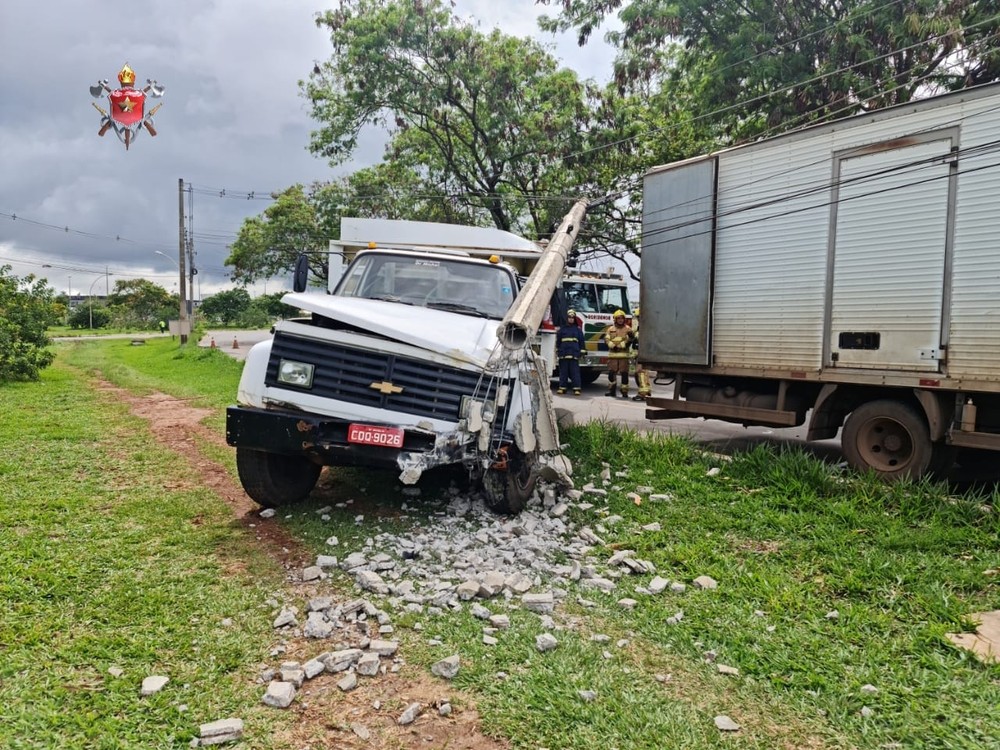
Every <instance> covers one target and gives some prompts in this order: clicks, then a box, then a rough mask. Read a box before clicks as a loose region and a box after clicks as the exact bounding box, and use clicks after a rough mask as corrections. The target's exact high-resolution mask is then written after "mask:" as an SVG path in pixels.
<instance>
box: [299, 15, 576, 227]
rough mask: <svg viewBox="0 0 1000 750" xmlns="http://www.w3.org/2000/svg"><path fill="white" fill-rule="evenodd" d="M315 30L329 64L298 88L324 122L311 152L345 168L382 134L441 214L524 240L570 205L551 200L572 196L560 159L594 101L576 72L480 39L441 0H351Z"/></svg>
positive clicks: (519, 43) (494, 36)
mask: <svg viewBox="0 0 1000 750" xmlns="http://www.w3.org/2000/svg"><path fill="white" fill-rule="evenodd" d="M317 23H318V24H319V25H320V26H321V27H325V28H327V29H329V31H330V40H331V42H332V44H333V50H334V55H333V57H332V58H331V59H330V60H329V61H327V62H325V63H323V64H322V65H321V66H317V68H316V69H314V71H313V74H312V75H311V76H310V78H309V80H308V81H307V82H304V83H303V91H304V94H305V96H306V97H307V98H308V99H309V100H310V101H311V102H312V114H313V117H314V118H315V119H316V121H317V122H318V123H320V128H319V130H317V131H315V132H314V133H313V135H312V144H311V148H312V150H313V152H314V153H316V154H319V155H321V156H325V157H327V158H328V159H330V161H331V163H333V164H339V163H342V162H344V161H345V160H347V159H348V158H349V157H350V156H351V155H352V153H353V152H354V149H355V147H356V146H357V143H358V136H359V134H360V132H361V131H362V129H363V128H364V127H366V126H370V125H379V126H382V127H384V128H386V129H387V131H388V133H389V135H390V142H389V145H388V151H387V155H388V156H389V160H391V161H403V162H404V163H406V164H407V165H409V166H411V167H412V168H413V169H415V170H416V173H417V174H418V175H419V176H420V178H421V179H422V181H423V182H424V184H425V185H426V186H427V187H428V189H430V190H432V191H434V192H436V193H438V194H439V195H441V196H447V197H446V198H442V199H441V201H440V202H439V203H438V204H436V207H437V208H438V209H440V210H447V211H449V212H451V215H453V216H454V215H456V213H457V215H459V216H460V215H463V214H465V213H467V212H469V211H471V212H473V213H474V214H475V215H476V216H477V217H478V216H481V215H482V214H483V213H485V215H486V217H487V220H488V221H489V222H491V223H493V224H494V226H496V227H498V228H500V229H505V230H509V231H515V232H519V233H521V234H527V235H529V236H531V235H534V236H542V235H544V234H545V233H546V232H548V231H549V229H550V227H551V225H552V224H553V223H554V222H558V220H559V219H560V218H561V216H562V214H563V213H564V209H565V207H566V205H567V203H566V202H565V201H563V202H559V201H557V202H556V203H557V204H558V205H556V206H555V207H554V206H553V205H552V203H553V201H552V197H553V196H564V195H565V194H566V191H567V190H569V189H570V188H571V187H572V186H573V179H572V175H571V174H570V172H569V170H567V168H566V165H565V164H564V159H566V158H567V157H568V156H570V155H572V154H575V153H577V152H579V151H580V150H581V148H582V146H583V144H584V134H585V133H586V132H587V131H588V129H589V127H590V115H591V111H590V107H589V101H588V99H589V97H590V95H591V93H592V92H591V91H590V89H589V87H588V86H587V85H585V84H584V83H583V82H581V81H580V80H579V79H578V78H577V76H576V74H575V73H573V72H572V71H570V70H567V69H560V68H559V66H558V64H557V62H556V60H555V59H554V58H553V57H552V56H551V55H550V54H548V53H547V52H546V51H545V49H544V48H543V47H542V46H541V45H539V44H538V43H536V42H534V41H532V40H528V39H518V38H515V37H511V36H507V35H504V34H502V33H500V32H499V31H493V32H491V33H489V34H483V33H481V32H479V31H477V30H476V29H474V28H472V27H471V26H469V25H467V24H465V23H463V22H461V21H459V20H458V19H456V18H455V17H454V16H453V15H452V14H451V11H450V10H449V9H448V8H446V7H445V3H443V2H441V0H426V1H424V2H413V1H412V0H390V1H388V2H386V1H385V0H344V1H343V2H341V3H340V4H339V5H338V7H337V9H335V10H330V11H327V12H325V13H322V14H320V16H319V18H318V20H317ZM571 202H572V201H571V200H570V201H569V203H571ZM474 223H482V222H480V221H478V220H477V221H476V222H474Z"/></svg>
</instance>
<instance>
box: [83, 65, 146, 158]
mask: <svg viewBox="0 0 1000 750" xmlns="http://www.w3.org/2000/svg"><path fill="white" fill-rule="evenodd" d="M118 84H119V87H118V88H116V89H112V88H111V86H110V85H109V84H108V79H107V78H105V79H103V80H100V81H98V82H97V83H96V84H95V85H93V86H91V87H90V94H91V96H93V97H94V98H95V99H100V98H101V97H102V96H104V95H105V94H106V95H107V99H108V108H107V109H104V107H102V106H100V105H99V104H97V103H96V102H91V103H92V104H93V105H94V108H95V109H96V110H97V111H98V112H100V113H101V129H100V130H98V131H97V134H98V135H100V136H103V135H104V134H105V133H107V132H108V131H109V130H114V131H115V135H117V136H118V140H120V141H121V142H122V143H124V144H125V150H126V151H127V150H128V147H129V146H130V145H131V144H132V141H134V140H135V139H136V138H137V137H138V135H139V133H140V132H142V131H143V130H146V131H147V132H148V133H149V134H150V135H151V136H154V135H156V128H155V127H154V126H153V115H155V114H156V112H157V111H158V110H159V109H160V107H162V106H163V103H162V102H160V103H159V104H157V105H156V106H155V107H152V108H151V109H149V110H147V108H146V107H147V101H146V100H147V99H159V98H160V97H161V96H163V87H162V86H161V85H160V84H159V83H157V82H156V81H155V80H151V79H149V78H147V79H146V85H145V86H144V87H142V88H141V89H137V88H136V87H135V71H134V70H132V68H130V67H129V65H128V63H125V65H124V66H122V69H121V70H120V71H118Z"/></svg>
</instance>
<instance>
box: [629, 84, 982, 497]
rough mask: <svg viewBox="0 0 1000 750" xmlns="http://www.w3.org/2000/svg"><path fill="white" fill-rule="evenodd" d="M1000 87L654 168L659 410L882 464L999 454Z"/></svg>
mask: <svg viewBox="0 0 1000 750" xmlns="http://www.w3.org/2000/svg"><path fill="white" fill-rule="evenodd" d="M998 133H1000V85H986V86H980V87H975V88H970V89H967V90H964V91H960V92H956V93H951V94H947V95H944V96H939V97H935V98H930V99H925V100H922V101H918V102H914V103H910V104H906V105H901V106H897V107H893V108H890V109H885V110H879V111H876V112H870V113H867V114H864V115H859V116H856V117H851V118H845V119H842V120H839V121H835V122H830V123H826V124H821V125H816V126H813V127H810V128H807V129H804V130H800V131H796V132H791V133H787V134H784V135H781V136H777V137H774V138H770V139H767V140H762V141H760V142H757V143H752V144H749V145H745V146H740V147H736V148H732V149H728V150H724V151H719V152H717V153H713V154H709V155H707V156H703V157H699V158H694V159H689V160H687V161H683V162H679V163H675V164H667V165H665V166H661V167H656V168H654V169H652V170H650V171H649V172H648V173H647V174H646V176H645V179H644V188H643V238H642V268H641V281H640V293H641V296H642V301H643V305H642V308H643V315H642V329H641V337H642V345H641V348H640V359H641V361H642V362H643V363H644V364H645V365H647V366H648V367H649V368H650V369H654V370H657V371H658V372H659V373H660V375H661V376H662V375H671V374H672V375H675V376H676V385H675V389H674V393H673V397H672V398H654V399H652V400H651V401H650V402H649V404H648V409H647V412H646V413H647V417H648V418H650V419H671V418H680V417H705V418H709V419H721V420H726V421H730V422H736V423H742V424H744V425H772V426H778V427H788V426H794V425H801V424H804V423H805V422H806V419H807V418H808V431H807V438H808V439H810V440H814V439H824V438H832V437H835V436H836V435H837V433H838V431H839V430H840V428H841V426H843V430H842V433H841V444H842V449H843V452H844V455H845V457H846V459H847V460H848V462H849V463H850V464H851V465H853V466H854V467H857V468H859V469H862V470H867V469H871V470H874V471H875V472H877V473H878V474H880V475H882V476H884V477H887V478H895V477H903V476H906V477H912V478H916V477H920V476H923V475H924V474H927V473H928V472H943V471H945V470H946V469H947V468H948V467H950V465H951V464H952V462H953V460H954V456H955V450H956V449H957V448H960V447H964V448H972V449H985V450H994V451H995V450H1000V203H998V196H1000V140H998V136H997V134H998Z"/></svg>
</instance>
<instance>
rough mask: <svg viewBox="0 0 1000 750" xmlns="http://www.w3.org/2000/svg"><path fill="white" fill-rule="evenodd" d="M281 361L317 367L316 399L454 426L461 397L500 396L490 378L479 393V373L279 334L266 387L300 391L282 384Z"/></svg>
mask: <svg viewBox="0 0 1000 750" xmlns="http://www.w3.org/2000/svg"><path fill="white" fill-rule="evenodd" d="M282 359H291V360H295V361H296V362H308V363H311V364H314V365H315V366H316V370H315V372H314V373H313V385H312V388H310V389H308V392H309V393H310V394H312V395H313V396H320V397H323V398H330V399H335V400H337V401H347V402H349V403H352V404H362V405H364V406H372V407H375V408H380V409H388V410H390V411H398V412H404V413H406V414H416V415H419V416H423V417H432V418H434V419H442V420H447V421H451V422H457V421H458V419H459V414H458V413H459V408H460V406H461V403H462V396H472V395H476V397H477V398H485V399H492V398H493V397H494V396H495V394H496V386H497V381H496V380H495V379H492V380H491V379H486V378H484V379H483V383H482V385H481V386H479V387H480V392H479V393H477V392H476V387H477V385H479V379H480V374H479V373H477V372H470V371H468V370H460V369H458V368H454V367H446V366H443V365H437V364H435V363H433V362H425V361H422V360H418V359H410V358H407V357H401V356H398V355H394V354H385V353H383V352H373V351H369V350H366V349H355V348H352V347H347V346H343V345H341V344H333V343H330V342H325V341H315V340H313V339H307V338H299V337H296V336H289V335H287V334H283V333H276V334H275V336H274V342H273V343H272V345H271V359H270V361H269V362H268V364H267V375H266V378H265V381H264V382H265V384H266V385H268V386H272V387H276V388H285V389H289V390H296V389H295V388H294V386H289V385H287V384H286V383H279V382H278V365H279V363H280V362H281V360H282ZM373 383H387V384H388V383H391V384H392V385H393V386H395V387H396V388H402V389H403V390H402V392H400V393H381V392H380V391H378V390H376V389H375V388H373V387H372V384H373Z"/></svg>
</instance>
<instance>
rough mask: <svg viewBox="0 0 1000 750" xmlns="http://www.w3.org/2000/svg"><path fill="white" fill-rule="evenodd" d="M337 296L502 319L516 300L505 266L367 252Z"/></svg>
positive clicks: (349, 273) (355, 263)
mask: <svg viewBox="0 0 1000 750" xmlns="http://www.w3.org/2000/svg"><path fill="white" fill-rule="evenodd" d="M336 294H337V295H338V296H341V297H365V298H367V299H379V300H386V301H389V302H398V303H402V304H407V305H419V306H421V307H431V308H436V309H440V310H448V311H450V312H458V313H465V314H469V315H480V316H483V317H488V318H496V319H500V318H502V317H503V316H504V314H505V313H506V312H507V309H508V308H509V307H510V303H511V302H512V301H513V300H514V277H513V275H512V274H511V273H510V272H509V271H508V270H507V269H506V268H504V267H503V266H495V265H488V264H485V263H475V262H469V261H466V260H462V259H459V258H455V259H454V260H453V259H451V258H445V257H441V256H425V255H416V254H405V255H404V254H393V253H379V252H367V253H362V254H359V255H358V256H357V258H355V259H354V262H353V263H352V264H351V266H350V268H348V270H347V273H346V274H345V275H344V279H343V281H341V283H340V285H339V286H338V287H337V291H336Z"/></svg>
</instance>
